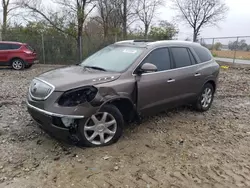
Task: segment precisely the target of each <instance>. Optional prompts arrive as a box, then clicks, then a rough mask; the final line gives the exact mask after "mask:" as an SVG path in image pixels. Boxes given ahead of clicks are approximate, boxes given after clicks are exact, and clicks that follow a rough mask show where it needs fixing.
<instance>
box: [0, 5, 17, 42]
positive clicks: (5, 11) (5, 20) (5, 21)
mask: <svg viewBox="0 0 250 188" xmlns="http://www.w3.org/2000/svg"><path fill="white" fill-rule="evenodd" d="M17 8H18V6H17V4H16V2H15V1H14V0H2V11H3V25H2V36H3V38H4V37H5V34H6V30H7V25H8V17H9V15H10V13H11V12H13V10H15V9H17Z"/></svg>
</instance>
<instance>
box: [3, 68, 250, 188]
mask: <svg viewBox="0 0 250 188" xmlns="http://www.w3.org/2000/svg"><path fill="white" fill-rule="evenodd" d="M52 68H54V67H51V66H47V67H45V66H38V65H36V66H34V67H33V68H32V69H30V70H25V71H21V72H17V71H12V70H7V69H1V70H0V86H1V87H0V187H1V188H12V187H13V188H39V187H41V188H54V187H63V188H68V187H80V188H83V187H84V188H85V187H86V188H88V187H115V188H116V187H145V188H151V187H164V188H166V187H173V188H177V187H187V188H190V187H192V188H196V187H230V188H232V187H250V120H249V117H250V69H235V68H229V69H227V70H221V74H220V81H219V88H218V91H217V94H216V98H215V101H214V104H213V106H212V108H211V110H210V111H208V112H206V113H197V112H195V111H192V110H191V109H189V108H179V109H175V110H172V111H169V112H165V113H161V114H159V115H157V116H154V117H150V118H147V119H145V120H144V121H143V123H142V124H141V125H130V126H129V127H128V128H126V130H125V133H124V135H123V137H122V138H121V139H120V141H119V142H118V143H116V144H114V145H112V146H108V147H103V148H78V147H74V146H69V145H66V144H63V143H59V142H58V141H57V140H55V139H53V138H51V137H49V136H48V135H47V134H45V133H43V131H41V130H40V129H39V128H38V127H37V124H36V123H35V122H34V121H33V120H32V119H31V117H30V116H29V114H28V113H27V111H26V106H25V96H26V93H27V88H28V85H29V82H30V80H31V79H32V78H33V77H34V76H36V75H38V74H40V73H42V72H45V71H47V70H49V69H52Z"/></svg>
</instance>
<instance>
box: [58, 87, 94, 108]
mask: <svg viewBox="0 0 250 188" xmlns="http://www.w3.org/2000/svg"><path fill="white" fill-rule="evenodd" d="M97 92H98V90H97V88H95V87H93V86H90V87H83V88H78V89H73V90H70V91H66V92H65V93H64V94H63V95H62V96H61V97H60V99H59V101H58V104H59V105H60V106H67V107H72V106H77V105H79V104H82V103H85V102H91V101H92V100H93V99H94V98H95V96H96V94H97Z"/></svg>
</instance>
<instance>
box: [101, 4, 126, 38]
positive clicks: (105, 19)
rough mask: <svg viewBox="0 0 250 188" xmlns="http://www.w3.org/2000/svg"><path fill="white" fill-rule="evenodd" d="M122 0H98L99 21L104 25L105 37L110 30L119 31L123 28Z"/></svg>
mask: <svg viewBox="0 0 250 188" xmlns="http://www.w3.org/2000/svg"><path fill="white" fill-rule="evenodd" d="M120 3H121V1H120V0H98V2H97V10H98V13H99V15H98V17H97V21H98V22H99V23H100V24H101V25H102V26H103V34H104V38H106V37H107V36H108V33H109V32H110V31H112V32H113V31H114V30H115V31H117V30H118V29H120V28H121V24H122V17H121V14H120V11H119V7H120Z"/></svg>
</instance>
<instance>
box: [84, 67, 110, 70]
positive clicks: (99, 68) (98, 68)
mask: <svg viewBox="0 0 250 188" xmlns="http://www.w3.org/2000/svg"><path fill="white" fill-rule="evenodd" d="M84 68H90V69H95V70H100V71H107V70H106V69H104V68H101V67H95V66H84Z"/></svg>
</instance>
